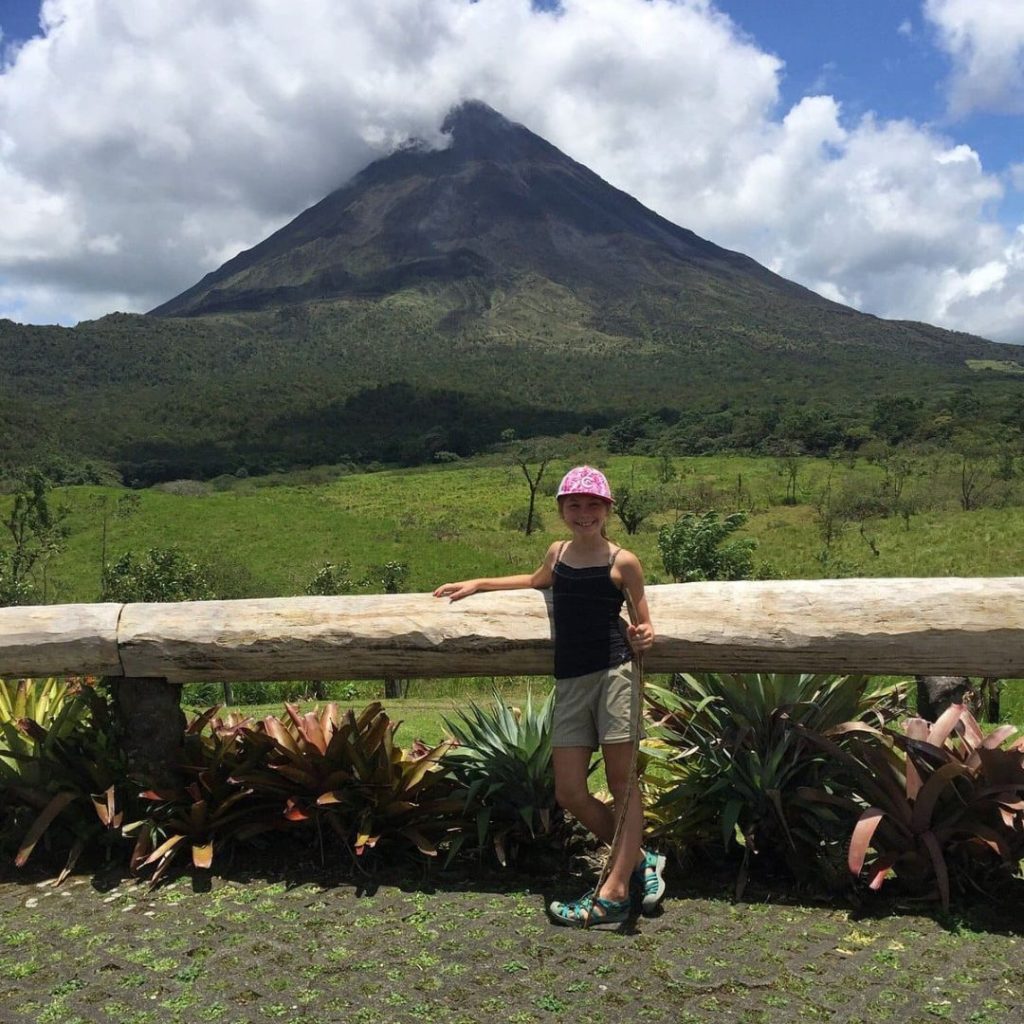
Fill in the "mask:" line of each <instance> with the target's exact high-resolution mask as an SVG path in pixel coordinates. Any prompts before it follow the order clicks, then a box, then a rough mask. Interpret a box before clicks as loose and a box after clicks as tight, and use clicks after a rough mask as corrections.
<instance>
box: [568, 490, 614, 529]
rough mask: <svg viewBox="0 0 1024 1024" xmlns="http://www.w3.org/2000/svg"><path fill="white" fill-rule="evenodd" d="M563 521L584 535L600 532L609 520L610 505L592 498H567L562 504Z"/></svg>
mask: <svg viewBox="0 0 1024 1024" xmlns="http://www.w3.org/2000/svg"><path fill="white" fill-rule="evenodd" d="M562 519H563V520H565V524H566V525H567V526H568V527H569V528H570V529H572V530H579V531H580V532H583V533H586V532H589V531H591V530H594V529H597V530H600V529H601V527H602V526H604V524H605V522H606V521H607V519H608V503H607V502H605V501H602V500H601V499H600V498H592V497H590V496H582V497H579V498H576V497H569V498H566V499H565V501H564V502H563V504H562Z"/></svg>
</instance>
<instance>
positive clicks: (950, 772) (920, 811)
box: [910, 761, 971, 832]
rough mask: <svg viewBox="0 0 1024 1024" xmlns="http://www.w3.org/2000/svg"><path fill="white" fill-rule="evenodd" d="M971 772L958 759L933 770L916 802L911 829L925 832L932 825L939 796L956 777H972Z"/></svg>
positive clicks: (911, 817)
mask: <svg viewBox="0 0 1024 1024" xmlns="http://www.w3.org/2000/svg"><path fill="white" fill-rule="evenodd" d="M970 774H971V773H970V772H969V771H968V770H967V769H966V768H965V767H964V766H963V765H962V764H960V763H958V762H956V761H951V762H950V763H949V764H944V765H943V766H942V767H941V768H940V769H939V770H938V771H936V772H933V773H932V775H931V777H930V778H929V779H928V781H927V782H926V783H925V784H924V786H923V787H922V789H921V792H920V794H919V795H918V798H917V801H916V802H915V803H914V810H913V812H912V813H911V816H910V830H911V831H912V832H924V831H925V829H927V828H928V827H929V826H930V825H931V821H932V814H933V812H934V810H935V805H936V803H937V802H938V799H939V797H940V796H941V795H942V791H943V790H944V789H945V788H946V787H947V786H948V785H950V784H951V783H952V782H953V780H954V779H956V778H962V777H964V776H967V777H970Z"/></svg>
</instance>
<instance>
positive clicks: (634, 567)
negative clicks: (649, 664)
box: [612, 550, 654, 654]
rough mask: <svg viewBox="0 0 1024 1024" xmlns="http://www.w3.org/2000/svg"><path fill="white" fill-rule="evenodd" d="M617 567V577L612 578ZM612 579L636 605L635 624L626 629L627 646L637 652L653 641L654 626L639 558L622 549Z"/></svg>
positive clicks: (645, 648)
mask: <svg viewBox="0 0 1024 1024" xmlns="http://www.w3.org/2000/svg"><path fill="white" fill-rule="evenodd" d="M616 569H618V577H619V578H618V579H617V580H614V575H615V570H616ZM612 573H613V580H614V582H615V583H617V584H618V585H619V587H620V588H621V589H623V590H628V591H629V594H630V596H631V597H632V598H633V604H634V605H635V606H636V617H637V624H636V625H635V626H634V625H633V624H632V623H630V625H629V628H628V629H627V630H626V635H627V636H628V637H629V646H630V647H632V648H633V650H634V651H635V652H636V653H637V654H639V653H640V652H641V651H646V650H647V649H648V648H649V647H651V645H652V644H653V643H654V626H652V625H651V610H650V608H648V606H647V594H646V593H645V592H644V570H643V568H642V567H641V565H640V559H638V558H637V557H636V555H634V554H633V553H632V552H631V551H625V550H622V551H620V552H619V555H618V557H617V558H616V559H615V565H614V566H613V568H612Z"/></svg>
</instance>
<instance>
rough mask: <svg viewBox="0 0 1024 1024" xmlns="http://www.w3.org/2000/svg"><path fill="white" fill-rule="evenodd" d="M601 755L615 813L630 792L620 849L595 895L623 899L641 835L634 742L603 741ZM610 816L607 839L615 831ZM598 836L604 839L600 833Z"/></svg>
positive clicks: (640, 809) (640, 841)
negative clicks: (610, 828) (634, 765)
mask: <svg viewBox="0 0 1024 1024" xmlns="http://www.w3.org/2000/svg"><path fill="white" fill-rule="evenodd" d="M601 753H602V755H603V756H604V770H605V775H606V776H607V778H608V788H609V789H610V790H611V791H612V796H613V798H614V799H615V809H616V814H618V809H619V808H620V807H622V804H623V801H625V800H626V794H627V793H628V794H629V802H628V805H627V806H626V818H625V821H623V823H622V834H621V836H620V837H619V850H618V853H617V854H616V856H615V859H614V860H613V861H612V862H611V865H610V866H609V868H608V877H607V878H606V879H605V883H604V885H603V886H602V887H601V891H600V892H599V893H598V896H603V897H604V898H605V899H608V900H624V899H625V898H626V897H627V896H628V895H629V876H630V875H631V874H632V872H633V869H634V868H635V867H636V866H637V864H638V863H639V861H640V849H641V844H642V843H643V837H644V808H643V800H642V798H641V796H640V789H639V787H638V786H637V781H636V775H635V774H633V775H632V776H631V775H630V771H629V769H630V767H631V766H632V762H633V744H632V743H630V742H628V741H627V742H625V743H606V744H604V745H603V746H602V747H601ZM614 820H615V819H614V818H613V819H612V830H611V833H610V834H609V836H608V838H607V839H606V840H605V842H608V843H610V842H611V841H612V837H613V835H614V830H615V825H614ZM600 838H602V839H604V837H603V836H601V837H600Z"/></svg>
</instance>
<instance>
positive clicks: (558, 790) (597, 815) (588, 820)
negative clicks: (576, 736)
mask: <svg viewBox="0 0 1024 1024" xmlns="http://www.w3.org/2000/svg"><path fill="white" fill-rule="evenodd" d="M593 753H594V752H593V751H592V750H591V749H590V747H554V748H553V749H552V751H551V762H552V766H553V767H554V769H555V799H556V800H557V801H558V803H559V804H560V805H561V806H562V807H563V808H564V809H565V810H567V811H568V812H569V813H570V814H571V815H572V816H573V817H574V818H575V819H576V820H577V821H578V822H580V823H581V824H582V825H583V826H584V827H585V828H588V829H590V831H591V832H593V833H594V835H595V836H597V838H598V839H600V840H601V841H602V842H604V843H610V842H611V841H612V835H613V834H614V832H615V818H614V816H613V815H612V810H611V808H610V807H609V806H608V805H607V804H606V803H604V802H603V801H601V800H598V799H597V798H596V797H595V796H594V795H593V794H592V793H591V792H590V790H589V789H588V788H587V770H588V769H589V768H590V758H591V757H592V756H593Z"/></svg>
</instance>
